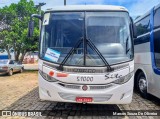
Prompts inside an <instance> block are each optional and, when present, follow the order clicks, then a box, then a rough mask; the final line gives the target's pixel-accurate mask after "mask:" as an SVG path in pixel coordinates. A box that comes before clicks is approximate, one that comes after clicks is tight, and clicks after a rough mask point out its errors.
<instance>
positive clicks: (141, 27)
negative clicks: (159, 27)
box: [136, 15, 150, 36]
mask: <svg viewBox="0 0 160 119" xmlns="http://www.w3.org/2000/svg"><path fill="white" fill-rule="evenodd" d="M136 27H137V31H138V32H137V35H138V36H139V35H142V34H145V33H147V32H149V31H150V17H149V15H148V16H147V17H145V18H143V19H142V20H140V21H139V22H137V23H136Z"/></svg>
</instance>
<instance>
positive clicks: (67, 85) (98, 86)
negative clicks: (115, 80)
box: [59, 83, 113, 90]
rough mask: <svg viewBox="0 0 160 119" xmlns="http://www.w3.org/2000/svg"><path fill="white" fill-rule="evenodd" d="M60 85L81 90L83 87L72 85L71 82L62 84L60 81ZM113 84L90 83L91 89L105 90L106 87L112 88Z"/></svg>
mask: <svg viewBox="0 0 160 119" xmlns="http://www.w3.org/2000/svg"><path fill="white" fill-rule="evenodd" d="M59 85H61V86H63V87H65V88H68V89H79V90H81V87H82V85H71V84H62V83H59ZM112 86H113V85H112V84H107V85H88V87H89V90H104V89H107V88H110V87H112Z"/></svg>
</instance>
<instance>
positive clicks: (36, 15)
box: [30, 14, 42, 21]
mask: <svg viewBox="0 0 160 119" xmlns="http://www.w3.org/2000/svg"><path fill="white" fill-rule="evenodd" d="M33 17H34V18H38V19H39V20H41V21H42V16H40V15H38V14H32V15H31V17H30V20H32V18H33Z"/></svg>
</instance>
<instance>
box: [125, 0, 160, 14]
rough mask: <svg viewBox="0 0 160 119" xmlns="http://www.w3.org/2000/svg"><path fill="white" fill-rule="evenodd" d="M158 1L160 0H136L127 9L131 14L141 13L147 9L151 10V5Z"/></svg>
mask: <svg viewBox="0 0 160 119" xmlns="http://www.w3.org/2000/svg"><path fill="white" fill-rule="evenodd" d="M159 3H160V0H138V1H137V2H135V3H134V4H133V5H131V6H130V7H129V8H128V9H129V12H130V14H131V16H138V15H143V14H145V13H146V12H147V11H149V10H151V9H152V8H153V6H156V5H157V4H159Z"/></svg>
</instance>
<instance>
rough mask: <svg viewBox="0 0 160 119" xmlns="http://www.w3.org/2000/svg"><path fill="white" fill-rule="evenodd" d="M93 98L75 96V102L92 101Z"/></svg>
mask: <svg viewBox="0 0 160 119" xmlns="http://www.w3.org/2000/svg"><path fill="white" fill-rule="evenodd" d="M92 101H93V98H91V97H76V102H92Z"/></svg>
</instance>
